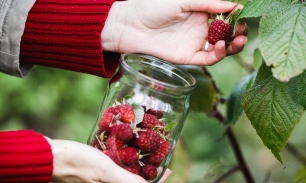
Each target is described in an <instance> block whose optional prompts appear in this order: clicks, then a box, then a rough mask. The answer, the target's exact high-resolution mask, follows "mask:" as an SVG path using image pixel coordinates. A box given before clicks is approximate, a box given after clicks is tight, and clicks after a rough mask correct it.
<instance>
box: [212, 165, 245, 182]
mask: <svg viewBox="0 0 306 183" xmlns="http://www.w3.org/2000/svg"><path fill="white" fill-rule="evenodd" d="M240 168H241V167H240V166H239V165H236V166H234V167H233V168H231V169H230V170H229V171H227V172H225V173H224V174H222V175H221V176H220V177H219V178H218V179H217V180H215V182H214V183H220V182H221V181H222V180H224V179H225V178H227V177H228V176H230V175H231V174H232V173H234V172H236V171H237V170H239V169H240Z"/></svg>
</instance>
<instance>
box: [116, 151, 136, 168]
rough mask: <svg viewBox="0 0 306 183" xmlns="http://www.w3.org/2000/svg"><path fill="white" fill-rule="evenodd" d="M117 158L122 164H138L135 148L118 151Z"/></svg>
mask: <svg viewBox="0 0 306 183" xmlns="http://www.w3.org/2000/svg"><path fill="white" fill-rule="evenodd" d="M118 156H119V158H120V160H121V161H122V162H123V163H124V164H126V165H131V164H134V163H136V162H138V159H139V152H138V149H137V148H135V147H124V148H122V149H120V150H119V151H118Z"/></svg>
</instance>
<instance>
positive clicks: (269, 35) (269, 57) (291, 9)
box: [259, 3, 306, 81]
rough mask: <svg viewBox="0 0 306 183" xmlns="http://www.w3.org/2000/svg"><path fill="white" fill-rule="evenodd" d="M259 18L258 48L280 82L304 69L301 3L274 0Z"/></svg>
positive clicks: (305, 16) (305, 25) (305, 18)
mask: <svg viewBox="0 0 306 183" xmlns="http://www.w3.org/2000/svg"><path fill="white" fill-rule="evenodd" d="M266 12H267V13H266V15H265V16H263V17H262V18H261V20H260V28H259V49H260V51H261V53H262V56H263V58H264V60H265V62H266V64H267V65H268V66H273V68H272V72H273V75H274V77H275V78H277V79H278V80H280V81H288V80H289V79H290V78H292V77H294V76H297V75H299V74H301V73H302V72H303V70H304V69H305V68H306V36H305V35H306V7H305V4H303V3H299V4H284V3H275V4H273V6H270V8H268V9H267V11H266Z"/></svg>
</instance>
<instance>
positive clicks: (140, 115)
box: [132, 105, 145, 126]
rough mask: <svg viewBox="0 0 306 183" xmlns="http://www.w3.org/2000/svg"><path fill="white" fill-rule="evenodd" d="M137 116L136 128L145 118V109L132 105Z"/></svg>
mask: <svg viewBox="0 0 306 183" xmlns="http://www.w3.org/2000/svg"><path fill="white" fill-rule="evenodd" d="M132 106H133V109H134V114H135V122H134V124H135V126H136V125H138V124H139V123H141V122H142V120H143V116H144V113H145V112H144V109H143V107H141V106H140V105H132Z"/></svg>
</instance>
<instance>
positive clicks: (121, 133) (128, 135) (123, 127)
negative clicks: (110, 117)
mask: <svg viewBox="0 0 306 183" xmlns="http://www.w3.org/2000/svg"><path fill="white" fill-rule="evenodd" d="M111 133H112V134H114V135H115V136H116V137H117V138H118V139H120V140H123V141H124V142H127V141H129V140H131V139H132V138H133V130H132V128H131V126H130V125H129V124H126V123H124V124H116V125H114V126H112V127H111Z"/></svg>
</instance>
